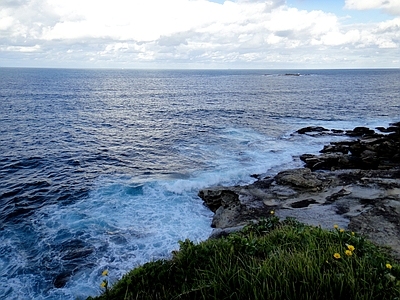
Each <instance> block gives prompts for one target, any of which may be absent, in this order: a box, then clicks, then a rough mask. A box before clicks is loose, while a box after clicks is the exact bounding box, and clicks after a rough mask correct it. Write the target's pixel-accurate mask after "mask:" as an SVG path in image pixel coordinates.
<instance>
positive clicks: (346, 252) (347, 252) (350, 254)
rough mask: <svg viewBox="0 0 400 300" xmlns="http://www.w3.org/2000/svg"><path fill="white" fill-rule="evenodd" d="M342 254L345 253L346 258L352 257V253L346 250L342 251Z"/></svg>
mask: <svg viewBox="0 0 400 300" xmlns="http://www.w3.org/2000/svg"><path fill="white" fill-rule="evenodd" d="M344 253H345V254H346V255H347V256H352V255H353V252H351V251H350V250H346V251H344Z"/></svg>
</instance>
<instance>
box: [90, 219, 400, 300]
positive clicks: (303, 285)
mask: <svg viewBox="0 0 400 300" xmlns="http://www.w3.org/2000/svg"><path fill="white" fill-rule="evenodd" d="M351 246H353V247H354V251H351V255H350V256H348V255H346V250H349V248H350V249H352V247H351ZM335 253H338V254H339V255H340V258H335V257H334V254H335ZM347 254H350V252H347ZM390 267H391V268H390ZM103 290H104V293H103V294H102V295H101V296H100V297H98V298H94V299H279V300H281V299H400V266H399V265H398V264H397V263H396V262H395V261H394V259H392V258H391V257H390V256H389V255H388V254H387V253H386V251H385V249H383V248H379V247H377V246H375V245H373V244H372V243H371V242H369V241H368V240H366V239H365V238H363V237H361V236H358V235H357V234H354V233H351V232H347V231H343V230H339V229H332V230H324V229H321V228H319V227H313V226H308V225H304V224H302V223H299V222H297V221H295V220H293V219H288V220H284V221H280V220H279V219H278V218H277V217H275V216H272V217H270V218H268V219H266V220H262V221H261V222H259V223H258V224H253V225H249V226H247V227H245V228H244V229H243V230H242V231H241V232H238V233H235V234H231V235H229V236H228V237H226V238H221V239H217V240H207V241H204V242H202V243H200V244H197V245H196V244H194V243H192V242H191V241H189V240H186V241H183V242H180V250H179V251H177V252H175V253H174V254H173V258H172V259H170V260H159V261H153V262H149V263H146V264H144V265H143V266H141V267H138V268H136V269H134V270H132V271H131V272H130V273H128V274H126V275H125V276H124V277H123V278H122V279H121V280H120V281H118V282H117V283H115V284H114V285H113V286H112V287H108V286H107V287H106V288H103ZM91 299H92V298H91Z"/></svg>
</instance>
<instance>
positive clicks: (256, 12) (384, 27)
mask: <svg viewBox="0 0 400 300" xmlns="http://www.w3.org/2000/svg"><path fill="white" fill-rule="evenodd" d="M3 1H4V2H3ZM365 2H368V1H365ZM370 2H373V1H370ZM381 2H382V1H379V3H381ZM387 2H389V3H391V2H390V1H387ZM361 3H364V2H361V1H360V2H357V1H355V0H353V1H350V0H349V1H347V2H346V7H348V8H352V9H362V8H360V7H361V6H360V5H361ZM393 3H394V2H393ZM393 3H392V4H393ZM357 5H358V6H357ZM392 7H395V6H393V5H392ZM379 8H384V7H379ZM386 8H388V7H385V9H386ZM399 20H400V18H396V19H393V20H388V21H386V22H382V23H369V24H356V25H354V24H353V25H343V24H341V20H340V19H339V18H338V17H337V16H336V15H334V14H332V13H326V12H324V11H323V10H314V11H306V10H299V9H296V8H294V7H288V6H287V5H286V4H285V0H274V1H271V0H270V1H268V0H267V1H266V0H263V1H261V0H237V1H235V2H234V1H225V2H224V3H223V4H218V3H215V2H210V1H206V0H169V1H165V0H135V1H128V0H113V1H106V0H69V1H65V0H18V1H17V0H16V1H15V2H14V1H10V0H7V1H6V0H2V2H0V57H1V53H5V56H6V57H7V58H8V59H9V60H12V59H14V56H11V55H10V54H9V53H11V52H15V55H16V56H15V57H17V58H18V57H19V60H23V59H27V56H26V57H24V56H23V53H27V54H28V53H29V55H30V56H29V59H30V58H31V57H32V55H34V53H37V55H38V56H36V57H35V58H36V59H37V61H39V62H46V61H47V62H48V61H51V62H65V64H67V65H71V63H76V64H80V63H82V64H84V65H85V64H86V63H87V66H113V64H114V65H115V64H116V66H119V65H124V66H130V67H135V66H139V65H140V66H144V65H141V63H144V64H146V63H154V65H153V66H160V67H169V66H173V67H176V66H184V65H185V64H189V65H188V66H192V67H196V66H207V65H208V66H210V67H213V66H217V67H235V66H249V67H254V66H259V67H262V66H269V65H270V64H273V63H274V62H275V63H277V64H284V63H288V64H289V63H293V64H298V63H301V62H306V63H307V65H310V63H315V64H318V63H320V64H323V63H324V61H325V62H330V63H332V64H333V65H334V66H336V64H335V63H334V61H335V57H337V60H340V61H344V60H343V59H342V56H343V54H342V53H341V51H343V53H346V57H347V56H349V55H354V60H355V61H357V60H358V59H359V58H357V55H359V53H360V52H359V51H360V49H363V51H364V52H366V53H367V52H368V53H369V54H370V55H376V54H374V53H375V52H376V49H379V48H381V49H387V51H389V52H387V55H389V56H390V61H391V62H392V61H395V60H396V59H395V57H396V54H395V51H396V50H397V51H398V49H399V47H400V45H399V43H400V36H399V32H400V30H399V28H400V21H399ZM391 49H392V50H391ZM390 51H392V52H390ZM18 55H20V56H18ZM327 57H328V58H329V59H328V58H327ZM381 60H382V58H381ZM1 61H2V60H1V59H0V64H1ZM347 61H348V60H347ZM358 61H360V63H364V61H362V60H358ZM378 61H379V60H378ZM246 64H247V65H246ZM277 66H279V65H277Z"/></svg>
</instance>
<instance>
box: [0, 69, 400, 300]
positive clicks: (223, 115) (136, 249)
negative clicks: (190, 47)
mask: <svg viewBox="0 0 400 300" xmlns="http://www.w3.org/2000/svg"><path fill="white" fill-rule="evenodd" d="M285 73H300V74H301V75H302V76H284V74H285ZM0 79H1V80H0V212H1V213H0V276H1V282H2V284H1V285H0V298H4V299H7V298H9V299H75V298H77V297H81V298H84V297H86V296H88V295H96V294H99V293H100V291H101V289H100V286H99V284H100V283H101V280H102V278H101V272H102V271H103V270H104V269H108V270H109V273H110V280H111V282H112V281H113V280H116V279H117V278H119V277H120V276H121V275H122V274H123V273H125V272H127V271H128V270H129V269H130V268H132V267H134V266H136V265H138V264H141V263H144V262H146V261H149V260H151V259H155V258H160V257H168V255H169V253H170V251H171V250H173V249H176V248H177V247H178V246H177V245H178V244H177V242H178V240H182V239H185V238H190V239H192V240H195V241H199V240H203V239H206V238H207V237H208V235H209V234H210V232H211V228H210V220H211V217H212V214H211V213H210V212H209V211H208V210H207V209H206V208H205V207H203V205H202V203H201V200H200V199H199V198H198V197H197V192H198V190H199V189H200V188H203V187H206V186H209V185H218V184H240V183H248V182H251V180H252V178H251V177H250V175H251V174H254V173H274V172H276V171H278V170H280V169H282V168H286V167H293V166H298V165H300V162H299V161H298V159H297V158H296V157H297V155H299V154H302V153H305V152H317V151H318V150H320V148H321V145H322V144H323V143H325V142H327V141H328V140H330V139H331V138H322V137H321V138H312V137H307V136H298V135H292V134H291V133H293V132H294V131H295V130H297V129H299V128H301V127H303V126H308V125H322V126H325V127H330V128H337V129H351V128H353V127H355V126H370V127H375V126H387V125H388V124H389V123H390V122H394V121H399V120H400V70H396V69H394V70H312V71H310V70H307V71H304V70H293V71H288V70H285V71H279V70H274V71H271V70H269V71H265V70H264V71H262V70H255V71H254V70H253V71H250V70H247V71H237V70H228V71H205V70H204V71H139V70H61V69H8V68H0Z"/></svg>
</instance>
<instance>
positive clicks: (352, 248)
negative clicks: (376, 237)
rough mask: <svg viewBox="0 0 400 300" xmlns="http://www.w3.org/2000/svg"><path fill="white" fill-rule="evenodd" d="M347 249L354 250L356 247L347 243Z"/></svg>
mask: <svg viewBox="0 0 400 300" xmlns="http://www.w3.org/2000/svg"><path fill="white" fill-rule="evenodd" d="M347 249H349V250H350V251H354V250H355V249H356V248H354V246H352V245H347Z"/></svg>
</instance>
